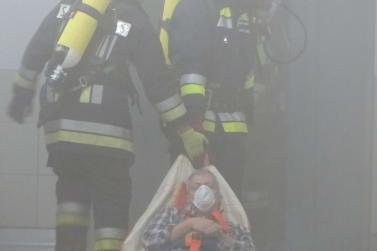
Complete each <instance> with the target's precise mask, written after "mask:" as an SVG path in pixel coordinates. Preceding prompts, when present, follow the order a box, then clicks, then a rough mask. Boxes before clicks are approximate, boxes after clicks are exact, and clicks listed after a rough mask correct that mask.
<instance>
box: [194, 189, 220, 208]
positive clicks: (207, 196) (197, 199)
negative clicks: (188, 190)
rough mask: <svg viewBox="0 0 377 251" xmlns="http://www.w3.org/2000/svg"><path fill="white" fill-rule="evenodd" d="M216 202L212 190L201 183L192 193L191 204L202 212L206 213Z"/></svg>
mask: <svg viewBox="0 0 377 251" xmlns="http://www.w3.org/2000/svg"><path fill="white" fill-rule="evenodd" d="M215 202H216V198H215V193H214V191H213V190H212V189H211V188H210V187H208V186H206V185H201V186H200V187H199V188H198V189H197V190H196V191H195V194H194V198H193V202H192V203H193V204H194V206H195V207H196V208H197V209H199V211H201V212H203V213H208V212H209V211H210V210H211V209H212V207H213V205H214V204H215Z"/></svg>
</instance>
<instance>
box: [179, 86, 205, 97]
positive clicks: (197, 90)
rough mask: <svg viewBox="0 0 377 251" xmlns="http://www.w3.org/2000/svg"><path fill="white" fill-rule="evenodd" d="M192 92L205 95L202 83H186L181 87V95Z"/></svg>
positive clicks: (191, 93)
mask: <svg viewBox="0 0 377 251" xmlns="http://www.w3.org/2000/svg"><path fill="white" fill-rule="evenodd" d="M193 94H199V95H202V96H205V95H206V89H205V88H204V86H202V85H196V84H187V85H184V86H182V87H181V96H182V97H184V96H187V95H193Z"/></svg>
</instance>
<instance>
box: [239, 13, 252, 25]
mask: <svg viewBox="0 0 377 251" xmlns="http://www.w3.org/2000/svg"><path fill="white" fill-rule="evenodd" d="M238 21H239V22H244V24H249V14H247V13H243V14H242V15H241V16H240V17H239V18H238Z"/></svg>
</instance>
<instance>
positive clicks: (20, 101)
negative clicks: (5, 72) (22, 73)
mask: <svg viewBox="0 0 377 251" xmlns="http://www.w3.org/2000/svg"><path fill="white" fill-rule="evenodd" d="M33 98H34V90H32V89H27V88H22V87H17V86H15V87H14V95H13V98H12V100H11V102H10V104H9V106H8V116H9V117H10V118H12V119H13V120H14V121H15V122H17V123H23V122H24V119H25V117H26V116H28V115H30V114H31V112H32V101H33Z"/></svg>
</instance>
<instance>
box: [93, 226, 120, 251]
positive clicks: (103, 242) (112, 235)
mask: <svg viewBox="0 0 377 251" xmlns="http://www.w3.org/2000/svg"><path fill="white" fill-rule="evenodd" d="M95 236H96V242H95V250H96V251H102V250H107V251H108V250H111V251H113V250H114V251H119V250H121V248H122V243H123V240H124V239H125V237H126V231H125V230H124V229H120V228H99V229H96V232H95Z"/></svg>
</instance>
